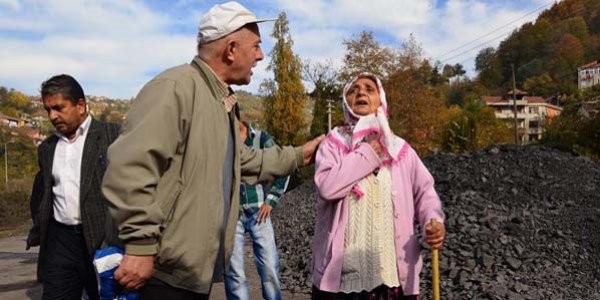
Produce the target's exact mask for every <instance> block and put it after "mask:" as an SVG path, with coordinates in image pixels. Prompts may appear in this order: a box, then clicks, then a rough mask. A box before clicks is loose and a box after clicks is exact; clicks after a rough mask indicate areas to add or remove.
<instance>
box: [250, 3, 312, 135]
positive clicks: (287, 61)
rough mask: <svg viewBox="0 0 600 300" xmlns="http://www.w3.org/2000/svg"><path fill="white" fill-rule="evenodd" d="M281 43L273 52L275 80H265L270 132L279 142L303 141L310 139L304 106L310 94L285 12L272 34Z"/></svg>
mask: <svg viewBox="0 0 600 300" xmlns="http://www.w3.org/2000/svg"><path fill="white" fill-rule="evenodd" d="M271 36H272V37H274V38H275V39H276V40H277V42H276V43H275V45H274V46H273V49H272V50H271V52H270V53H269V57H270V58H271V61H270V62H269V66H268V70H271V71H273V75H274V76H273V77H274V79H272V80H266V81H264V82H263V83H261V91H262V92H264V93H265V94H266V96H265V99H264V105H265V107H264V108H265V113H264V119H265V124H266V127H267V131H268V132H269V134H271V135H272V136H273V137H274V139H275V140H276V141H277V143H280V144H300V143H302V142H304V141H305V140H306V134H305V131H306V120H305V116H304V107H305V105H306V102H307V97H306V94H305V91H304V86H303V85H302V77H301V72H302V63H301V61H300V58H298V56H296V55H295V54H294V52H293V51H292V46H293V40H292V37H291V35H290V32H289V28H288V20H287V17H286V14H285V12H282V13H280V14H279V16H278V18H277V20H276V21H275V25H274V28H273V33H272V34H271Z"/></svg>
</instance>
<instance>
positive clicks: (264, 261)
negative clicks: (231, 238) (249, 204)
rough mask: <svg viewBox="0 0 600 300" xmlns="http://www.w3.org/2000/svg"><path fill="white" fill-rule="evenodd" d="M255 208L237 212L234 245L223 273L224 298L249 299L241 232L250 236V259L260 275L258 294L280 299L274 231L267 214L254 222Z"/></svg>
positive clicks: (276, 299) (256, 214)
mask: <svg viewBox="0 0 600 300" xmlns="http://www.w3.org/2000/svg"><path fill="white" fill-rule="evenodd" d="M257 218H258V209H257V208H256V209H246V210H244V211H243V212H242V213H240V218H239V220H238V222H237V228H236V232H235V245H234V246H233V255H231V260H230V263H229V269H228V270H227V274H226V275H225V293H226V294H227V299H228V300H232V299H241V300H247V299H250V294H249V292H248V281H247V280H246V274H245V273H244V233H246V232H248V233H250V237H252V249H253V250H254V263H255V264H256V268H257V270H258V274H259V275H260V280H261V285H262V295H263V298H264V299H266V300H280V299H281V287H280V283H279V255H278V254H277V245H275V235H274V232H273V224H272V223H271V218H267V219H266V220H265V221H263V222H261V223H260V224H258V223H257V221H256V219H257Z"/></svg>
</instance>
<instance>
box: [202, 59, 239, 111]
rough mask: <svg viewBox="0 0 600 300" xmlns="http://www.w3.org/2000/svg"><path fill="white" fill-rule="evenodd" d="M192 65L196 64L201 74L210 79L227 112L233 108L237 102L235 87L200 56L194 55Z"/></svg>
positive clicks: (212, 90)
mask: <svg viewBox="0 0 600 300" xmlns="http://www.w3.org/2000/svg"><path fill="white" fill-rule="evenodd" d="M192 65H196V66H197V68H198V69H199V70H200V74H201V75H202V76H203V77H204V78H205V79H206V80H207V81H208V85H209V86H210V89H211V92H212V94H213V96H215V98H216V99H217V100H218V101H221V102H223V103H224V105H225V108H226V109H227V112H229V111H231V110H232V109H233V106H234V105H235V104H236V103H237V98H236V96H235V92H234V91H233V89H232V88H231V87H230V86H229V85H228V84H227V83H225V82H223V81H222V80H221V79H220V78H219V77H217V74H215V72H214V71H213V69H211V67H210V66H209V65H208V64H206V63H205V62H204V61H202V59H200V57H198V56H196V57H194V60H193V61H192Z"/></svg>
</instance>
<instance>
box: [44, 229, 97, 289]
mask: <svg viewBox="0 0 600 300" xmlns="http://www.w3.org/2000/svg"><path fill="white" fill-rule="evenodd" d="M46 240H47V242H46V243H47V246H46V256H45V259H44V265H43V266H42V270H43V271H42V272H43V273H42V278H43V286H44V293H43V296H42V299H44V300H46V299H61V300H63V299H73V300H79V299H81V295H82V293H83V289H85V291H86V292H87V295H88V297H89V299H91V300H94V299H98V298H99V297H98V283H97V281H96V271H95V269H94V265H93V263H92V258H91V257H90V255H89V253H88V250H87V247H86V245H85V238H84V236H83V229H82V226H81V225H78V226H69V225H64V224H61V223H59V222H57V221H55V220H54V219H52V220H51V221H50V225H49V226H48V236H47V238H46Z"/></svg>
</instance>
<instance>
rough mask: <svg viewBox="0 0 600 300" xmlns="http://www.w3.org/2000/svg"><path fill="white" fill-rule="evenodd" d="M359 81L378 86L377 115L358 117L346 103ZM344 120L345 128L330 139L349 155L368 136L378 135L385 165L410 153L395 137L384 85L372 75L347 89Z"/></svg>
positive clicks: (360, 76) (402, 142) (335, 130)
mask: <svg viewBox="0 0 600 300" xmlns="http://www.w3.org/2000/svg"><path fill="white" fill-rule="evenodd" d="M360 78H369V79H371V80H373V81H374V82H375V83H376V84H377V88H378V90H379V98H380V101H381V106H379V108H377V111H375V113H372V114H369V115H366V116H359V115H357V114H355V113H354V111H352V109H351V108H350V106H349V105H348V102H347V101H346V93H347V92H348V90H349V89H350V88H351V87H352V85H353V84H354V83H355V82H356V81H357V80H358V79H360ZM343 97H344V117H345V119H346V125H345V126H341V127H336V128H334V129H333V130H332V131H331V135H330V137H331V138H332V139H333V141H334V142H335V143H336V144H337V145H338V146H339V147H341V148H342V149H344V150H345V151H347V152H350V151H352V150H353V149H355V148H357V147H358V146H359V144H360V143H362V142H363V141H364V139H365V137H367V136H369V135H373V134H375V135H378V137H379V142H380V143H381V148H382V150H383V151H382V160H383V164H391V163H392V162H393V161H397V160H400V159H401V158H402V156H403V155H404V152H405V151H406V150H407V149H408V147H407V146H408V144H407V143H406V141H404V140H403V139H402V138H400V137H398V136H396V135H395V134H394V133H393V132H392V130H391V129H390V124H389V122H388V110H387V100H386V98H385V91H384V90H383V86H382V85H381V81H380V80H379V78H377V77H376V76H375V75H373V74H371V73H367V72H365V73H361V74H359V75H358V76H356V77H355V78H353V79H352V80H351V81H350V82H348V83H347V84H346V86H345V87H344V94H343Z"/></svg>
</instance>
